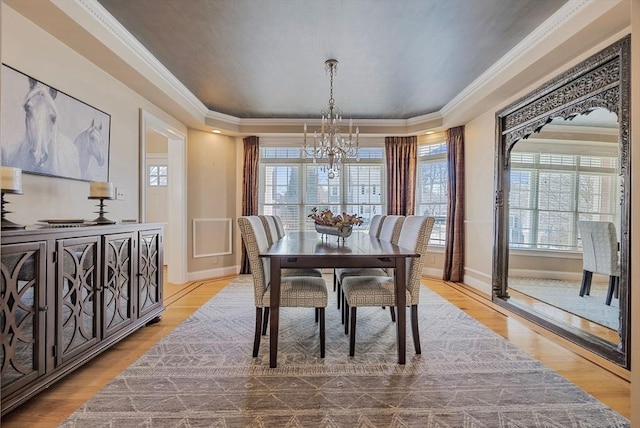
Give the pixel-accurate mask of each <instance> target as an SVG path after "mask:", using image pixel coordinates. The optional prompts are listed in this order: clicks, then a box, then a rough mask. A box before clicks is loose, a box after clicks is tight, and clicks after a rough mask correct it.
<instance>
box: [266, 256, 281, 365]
mask: <svg viewBox="0 0 640 428" xmlns="http://www.w3.org/2000/svg"><path fill="white" fill-rule="evenodd" d="M281 273H282V272H281V268H280V259H279V258H278V257H272V258H271V285H270V287H271V296H270V300H269V307H270V312H269V324H270V326H269V367H271V368H276V367H277V366H278V321H279V319H280V278H281Z"/></svg>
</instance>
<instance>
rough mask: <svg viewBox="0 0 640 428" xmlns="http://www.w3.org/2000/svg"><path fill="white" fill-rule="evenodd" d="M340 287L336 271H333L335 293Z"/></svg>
mask: <svg viewBox="0 0 640 428" xmlns="http://www.w3.org/2000/svg"><path fill="white" fill-rule="evenodd" d="M337 285H338V277H337V276H336V270H335V269H334V270H333V291H336V286H337Z"/></svg>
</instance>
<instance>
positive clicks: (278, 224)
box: [272, 215, 286, 239]
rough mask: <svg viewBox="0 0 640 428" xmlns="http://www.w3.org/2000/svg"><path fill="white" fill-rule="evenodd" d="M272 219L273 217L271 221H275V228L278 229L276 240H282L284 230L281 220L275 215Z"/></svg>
mask: <svg viewBox="0 0 640 428" xmlns="http://www.w3.org/2000/svg"><path fill="white" fill-rule="evenodd" d="M272 217H273V220H275V222H276V227H277V229H278V239H282V238H284V235H285V233H286V232H285V230H284V223H282V218H280V216H277V215H274V216H272Z"/></svg>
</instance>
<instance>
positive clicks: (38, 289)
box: [0, 242, 47, 397]
mask: <svg viewBox="0 0 640 428" xmlns="http://www.w3.org/2000/svg"><path fill="white" fill-rule="evenodd" d="M1 259H2V265H1V268H2V272H1V277H0V289H1V293H0V294H1V298H2V299H1V302H2V307H0V331H1V334H2V345H1V347H0V360H1V362H2V370H1V373H0V375H1V376H0V377H1V379H2V395H3V397H4V396H5V395H8V394H11V393H12V392H13V391H15V390H17V389H19V388H21V387H23V386H24V385H27V384H29V383H30V382H32V381H33V380H34V379H36V378H38V377H39V376H41V375H42V374H43V373H44V371H45V349H46V335H45V334H44V332H45V329H44V325H45V317H46V311H47V307H46V305H45V293H46V288H45V287H46V276H45V273H46V269H45V268H44V264H45V261H46V243H45V242H32V243H24V244H9V245H2V257H1Z"/></svg>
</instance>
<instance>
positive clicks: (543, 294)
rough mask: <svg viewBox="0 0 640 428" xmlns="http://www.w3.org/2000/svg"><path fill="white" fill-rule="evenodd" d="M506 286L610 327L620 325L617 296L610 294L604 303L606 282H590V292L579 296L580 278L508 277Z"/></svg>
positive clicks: (616, 327)
mask: <svg viewBox="0 0 640 428" xmlns="http://www.w3.org/2000/svg"><path fill="white" fill-rule="evenodd" d="M509 287H511V288H513V289H514V290H517V291H519V292H521V293H523V294H526V295H527V296H531V297H533V298H535V299H538V300H540V301H542V302H545V303H548V304H549V305H551V306H555V307H556V308H560V309H564V310H565V311H567V312H571V313H572V314H574V315H577V316H579V317H582V318H585V319H588V320H591V321H593V322H595V323H597V324H600V325H603V326H605V327H609V328H611V329H613V330H618V326H619V325H620V321H619V315H620V306H619V302H618V299H616V298H613V299H612V300H611V306H607V305H605V303H604V302H605V301H606V297H607V289H608V288H609V285H608V284H602V283H595V282H594V283H592V284H591V292H590V293H589V295H588V296H583V297H580V282H572V281H560V280H554V279H537V278H513V277H509Z"/></svg>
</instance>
